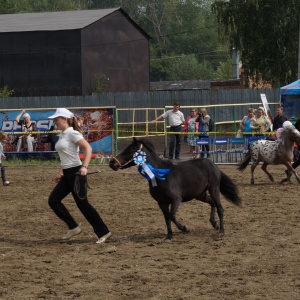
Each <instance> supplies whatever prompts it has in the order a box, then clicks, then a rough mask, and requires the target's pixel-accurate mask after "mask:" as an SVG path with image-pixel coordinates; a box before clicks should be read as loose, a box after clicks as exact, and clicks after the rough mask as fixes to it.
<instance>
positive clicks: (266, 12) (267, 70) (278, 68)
mask: <svg viewBox="0 0 300 300" xmlns="http://www.w3.org/2000/svg"><path fill="white" fill-rule="evenodd" d="M212 9H213V12H214V13H215V14H216V17H217V20H218V24H219V33H220V37H221V38H223V39H228V40H229V49H233V48H235V49H237V50H238V51H239V54H240V59H241V61H242V67H243V70H244V75H245V79H246V85H249V81H250V79H251V80H253V82H255V83H258V82H259V81H263V82H271V83H272V84H273V86H274V87H279V86H281V85H285V84H287V83H289V82H291V81H293V80H295V79H296V78H297V60H298V41H299V18H300V1H299V0H286V1H274V0H264V1H259V0H246V1H240V0H229V1H221V0H218V1H215V3H214V4H213V6H212Z"/></svg>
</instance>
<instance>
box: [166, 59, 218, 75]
mask: <svg viewBox="0 0 300 300" xmlns="http://www.w3.org/2000/svg"><path fill="white" fill-rule="evenodd" d="M166 71H167V78H166V79H167V80H210V79H213V78H214V76H215V75H214V70H213V68H212V66H211V64H210V63H209V62H207V61H204V62H202V63H199V62H198V60H197V58H196V57H195V55H183V56H182V57H180V58H177V59H175V60H174V59H173V63H171V64H170V65H169V66H168V67H167V68H166Z"/></svg>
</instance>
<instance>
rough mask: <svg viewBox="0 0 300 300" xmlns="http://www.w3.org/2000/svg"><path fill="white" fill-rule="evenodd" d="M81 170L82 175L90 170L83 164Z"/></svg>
mask: <svg viewBox="0 0 300 300" xmlns="http://www.w3.org/2000/svg"><path fill="white" fill-rule="evenodd" d="M79 172H80V175H82V176H85V175H86V174H87V172H88V169H87V168H86V167H84V166H82V167H81V168H80V170H79Z"/></svg>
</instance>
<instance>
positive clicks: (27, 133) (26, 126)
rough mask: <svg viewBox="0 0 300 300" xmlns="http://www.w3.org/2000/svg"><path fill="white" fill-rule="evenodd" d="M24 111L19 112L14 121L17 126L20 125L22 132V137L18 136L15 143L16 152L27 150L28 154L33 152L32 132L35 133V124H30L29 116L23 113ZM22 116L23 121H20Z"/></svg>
mask: <svg viewBox="0 0 300 300" xmlns="http://www.w3.org/2000/svg"><path fill="white" fill-rule="evenodd" d="M25 111H26V110H25V109H23V110H22V111H21V113H20V114H19V115H17V117H16V121H17V123H18V125H21V131H22V132H24V135H20V136H19V137H18V142H17V152H20V151H22V150H27V151H28V152H32V151H33V142H34V136H35V135H34V134H32V132H35V131H37V128H36V124H35V123H34V122H31V120H30V115H29V114H28V113H25ZM22 115H23V120H20V118H21V116H22Z"/></svg>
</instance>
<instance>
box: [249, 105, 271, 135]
mask: <svg viewBox="0 0 300 300" xmlns="http://www.w3.org/2000/svg"><path fill="white" fill-rule="evenodd" d="M270 126H271V122H270V121H269V120H268V119H267V118H266V117H265V112H264V109H263V108H262V107H259V108H258V109H257V110H256V119H254V120H252V121H251V125H250V128H251V129H252V130H253V131H256V132H258V134H257V135H265V133H266V132H267V131H268V130H269V128H270Z"/></svg>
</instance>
